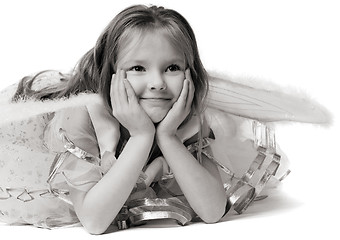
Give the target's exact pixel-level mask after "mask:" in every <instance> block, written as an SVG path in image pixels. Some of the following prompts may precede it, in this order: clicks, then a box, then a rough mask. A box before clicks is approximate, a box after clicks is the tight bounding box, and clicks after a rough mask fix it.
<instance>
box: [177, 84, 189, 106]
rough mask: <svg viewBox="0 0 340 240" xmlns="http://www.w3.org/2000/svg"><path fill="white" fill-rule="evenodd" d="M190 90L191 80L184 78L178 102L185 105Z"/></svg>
mask: <svg viewBox="0 0 340 240" xmlns="http://www.w3.org/2000/svg"><path fill="white" fill-rule="evenodd" d="M188 91H189V81H188V80H187V79H184V81H183V87H182V91H181V93H180V95H179V97H178V100H177V102H178V103H179V104H180V105H181V106H184V107H185V105H186V104H185V103H186V101H187V97H188Z"/></svg>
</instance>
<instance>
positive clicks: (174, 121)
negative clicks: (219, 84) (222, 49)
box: [156, 69, 195, 137]
mask: <svg viewBox="0 0 340 240" xmlns="http://www.w3.org/2000/svg"><path fill="white" fill-rule="evenodd" d="M194 92H195V87H194V84H193V82H192V79H191V74H190V69H187V70H186V71H185V79H184V81H183V88H182V91H181V93H180V95H179V97H178V99H177V101H176V102H175V103H174V104H173V106H172V108H171V109H170V110H169V112H168V113H167V115H166V116H165V118H164V119H163V120H162V121H161V122H160V123H159V125H158V127H157V132H156V135H157V137H159V136H162V135H167V136H170V135H172V136H174V135H175V134H176V132H177V129H178V127H179V126H180V124H181V123H182V122H183V121H184V119H185V118H186V117H187V116H188V114H189V113H190V111H191V105H192V100H193V98H194Z"/></svg>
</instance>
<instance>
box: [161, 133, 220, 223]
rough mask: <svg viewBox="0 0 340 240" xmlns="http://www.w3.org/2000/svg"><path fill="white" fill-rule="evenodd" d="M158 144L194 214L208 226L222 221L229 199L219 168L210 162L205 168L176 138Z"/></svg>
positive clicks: (164, 139)
mask: <svg viewBox="0 0 340 240" xmlns="http://www.w3.org/2000/svg"><path fill="white" fill-rule="evenodd" d="M158 144H159V147H160V148H161V150H162V153H163V155H164V158H165V159H166V161H167V163H168V165H169V166H170V168H171V170H172V171H173V173H174V175H175V178H176V180H177V182H178V184H179V186H180V187H181V190H182V191H183V193H184V195H185V196H186V198H187V200H188V202H189V204H190V205H191V207H192V208H193V209H194V211H195V212H196V213H197V214H198V216H199V217H201V219H202V220H203V221H205V222H216V221H218V220H219V219H220V218H221V217H222V215H223V213H224V211H225V206H226V196H225V191H224V188H223V184H222V181H221V178H220V176H219V173H218V171H217V169H216V167H215V166H213V164H212V163H211V162H210V161H209V160H206V161H204V162H203V164H202V165H201V164H200V163H199V162H198V161H197V160H196V159H195V158H194V156H193V155H192V154H191V153H190V152H189V151H188V150H187V149H186V147H185V146H184V145H183V143H182V142H181V141H180V140H179V139H178V138H177V137H176V136H173V137H163V138H158Z"/></svg>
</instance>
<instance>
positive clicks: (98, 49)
mask: <svg viewBox="0 0 340 240" xmlns="http://www.w3.org/2000/svg"><path fill="white" fill-rule="evenodd" d="M158 29H160V30H162V31H164V32H165V33H167V36H168V39H169V41H170V42H171V43H172V44H173V45H174V46H176V47H177V48H179V50H180V51H182V52H183V54H184V56H185V61H186V64H187V67H188V68H190V71H191V75H192V79H193V83H194V86H195V93H194V99H193V110H192V112H191V113H190V117H191V116H192V114H194V111H195V112H196V113H199V112H201V111H202V110H203V108H202V107H203V106H204V104H203V103H204V100H205V97H206V94H207V91H208V80H207V72H206V70H205V69H204V67H203V64H202V62H201V60H200V57H199V52H198V48H197V43H196V38H195V35H194V32H193V30H192V28H191V27H190V25H189V23H188V22H187V21H186V19H185V18H184V17H183V16H182V15H180V14H179V13H178V12H176V11H174V10H171V9H165V8H163V7H156V6H151V7H147V6H144V5H135V6H131V7H128V8H126V9H125V10H123V11H122V12H120V13H119V14H118V15H116V17H115V18H114V19H113V20H112V21H111V22H110V23H109V24H108V26H107V27H106V28H105V29H104V31H103V32H102V34H101V35H100V36H99V38H98V40H97V42H96V45H95V46H94V47H93V48H92V49H90V50H89V51H88V52H87V53H86V54H85V55H84V56H83V57H82V58H81V59H80V61H79V62H78V64H77V65H76V67H75V69H74V71H73V73H71V74H70V75H68V76H66V75H65V76H66V77H65V78H64V79H65V81H63V82H61V83H60V84H59V85H58V86H57V87H56V86H53V87H50V88H44V89H41V90H37V91H32V90H30V91H28V90H27V89H28V88H31V85H32V82H33V81H34V79H35V78H36V77H37V76H38V75H39V74H38V75H36V76H34V77H33V78H23V79H22V80H21V83H20V84H19V86H20V87H19V88H18V91H17V92H16V94H15V96H14V98H13V99H14V100H18V99H22V98H27V97H33V98H36V99H40V100H41V99H53V98H61V97H69V96H70V95H76V94H78V93H81V92H94V93H100V94H101V95H102V97H103V99H104V102H105V104H106V105H107V107H109V108H112V106H111V101H110V85H111V78H112V75H113V74H114V73H115V71H116V69H115V64H116V62H117V56H118V53H119V51H120V50H121V49H122V48H123V47H124V44H126V42H127V41H129V39H130V40H131V39H132V38H134V37H136V34H135V33H139V34H141V35H143V34H144V33H147V32H148V31H150V30H158ZM25 94H26V95H28V96H25ZM190 117H189V118H190Z"/></svg>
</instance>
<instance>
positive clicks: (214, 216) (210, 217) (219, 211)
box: [200, 202, 227, 224]
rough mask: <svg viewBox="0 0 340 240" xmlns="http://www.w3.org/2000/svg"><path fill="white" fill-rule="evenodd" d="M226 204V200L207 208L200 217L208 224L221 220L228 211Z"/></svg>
mask: <svg viewBox="0 0 340 240" xmlns="http://www.w3.org/2000/svg"><path fill="white" fill-rule="evenodd" d="M226 204H227V203H226V202H223V203H222V204H219V206H214V208H209V209H206V211H205V213H203V214H202V215H201V216H200V218H201V219H202V221H203V222H205V223H208V224H212V223H217V222H219V221H220V220H221V219H222V218H223V216H224V214H225V212H226Z"/></svg>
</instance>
